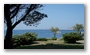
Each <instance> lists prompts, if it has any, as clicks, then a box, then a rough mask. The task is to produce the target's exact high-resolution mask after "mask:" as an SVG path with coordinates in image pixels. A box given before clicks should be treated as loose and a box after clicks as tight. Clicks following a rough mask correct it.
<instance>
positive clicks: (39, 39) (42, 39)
mask: <svg viewBox="0 0 90 55" xmlns="http://www.w3.org/2000/svg"><path fill="white" fill-rule="evenodd" d="M37 41H47V39H46V38H37Z"/></svg>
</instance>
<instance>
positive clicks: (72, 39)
mask: <svg viewBox="0 0 90 55" xmlns="http://www.w3.org/2000/svg"><path fill="white" fill-rule="evenodd" d="M81 38H82V37H81V34H79V33H73V32H71V33H66V34H63V39H64V41H65V42H66V43H76V41H77V40H80V39H81Z"/></svg>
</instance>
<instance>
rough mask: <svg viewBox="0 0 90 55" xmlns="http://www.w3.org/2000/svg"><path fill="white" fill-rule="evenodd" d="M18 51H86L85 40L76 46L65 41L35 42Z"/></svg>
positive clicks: (78, 42)
mask: <svg viewBox="0 0 90 55" xmlns="http://www.w3.org/2000/svg"><path fill="white" fill-rule="evenodd" d="M16 49H84V40H82V41H77V43H75V44H70V43H64V41H63V40H47V41H35V42H34V43H33V44H30V45H21V46H18V47H17V48H16Z"/></svg>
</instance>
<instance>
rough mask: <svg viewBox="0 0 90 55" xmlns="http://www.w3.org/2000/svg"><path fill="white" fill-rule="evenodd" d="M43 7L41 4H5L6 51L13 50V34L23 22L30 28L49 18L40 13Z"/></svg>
mask: <svg viewBox="0 0 90 55" xmlns="http://www.w3.org/2000/svg"><path fill="white" fill-rule="evenodd" d="M41 7H43V5H41V4H4V23H5V24H6V27H7V30H6V36H5V41H4V48H5V49H8V48H9V49H10V48H13V45H12V32H13V29H14V28H15V27H16V26H17V25H18V24H19V23H21V22H22V21H23V22H24V24H26V25H28V26H31V25H38V24H37V23H38V22H39V21H40V20H42V19H43V18H44V17H47V15H46V14H44V13H41V12H39V10H40V8H41Z"/></svg>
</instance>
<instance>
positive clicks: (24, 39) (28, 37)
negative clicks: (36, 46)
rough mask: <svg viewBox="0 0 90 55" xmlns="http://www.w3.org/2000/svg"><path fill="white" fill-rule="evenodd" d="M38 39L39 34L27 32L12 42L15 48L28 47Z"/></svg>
mask: <svg viewBox="0 0 90 55" xmlns="http://www.w3.org/2000/svg"><path fill="white" fill-rule="evenodd" d="M36 37H37V34H35V33H30V32H27V33H25V34H22V35H15V36H14V37H13V38H12V42H13V45H14V46H15V47H16V46H19V45H27V44H31V43H32V42H33V41H35V40H36V39H37V38H36Z"/></svg>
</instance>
